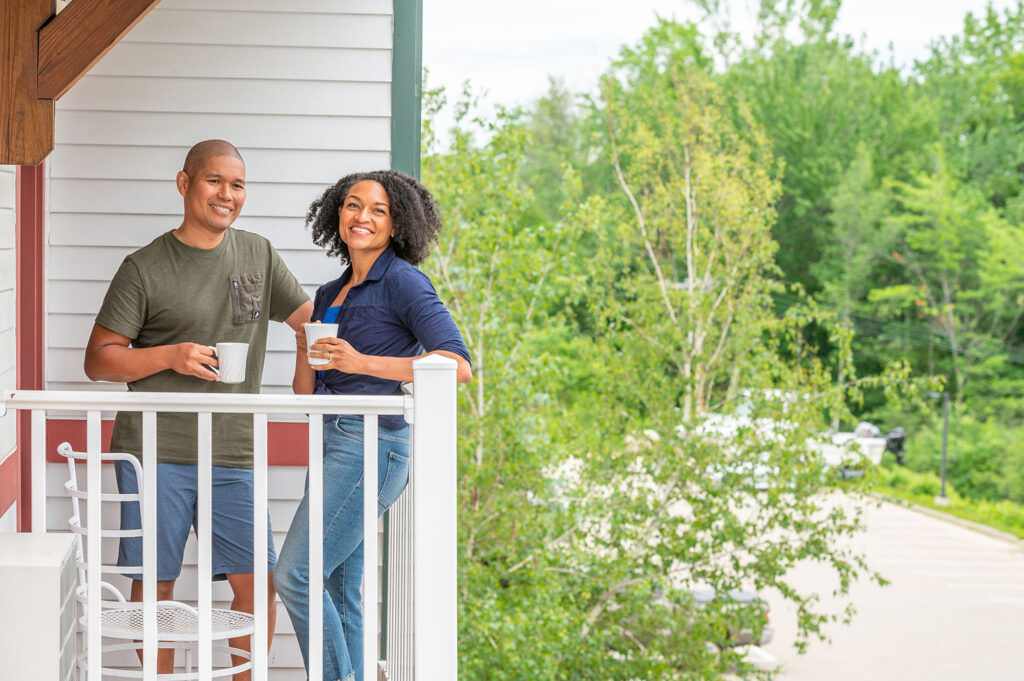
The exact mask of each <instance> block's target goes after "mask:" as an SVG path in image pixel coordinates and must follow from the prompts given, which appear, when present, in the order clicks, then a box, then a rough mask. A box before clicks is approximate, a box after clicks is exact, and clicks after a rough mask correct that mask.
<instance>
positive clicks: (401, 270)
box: [313, 248, 469, 429]
mask: <svg viewBox="0 0 1024 681" xmlns="http://www.w3.org/2000/svg"><path fill="white" fill-rule="evenodd" d="M351 276H352V268H351V267H349V268H348V269H346V270H345V271H344V272H343V273H342V275H341V276H340V277H338V278H337V279H335V280H334V281H331V282H328V283H326V284H324V285H323V286H321V287H320V288H319V289H317V292H316V296H315V298H314V299H313V319H314V320H317V321H323V320H324V317H325V315H327V308H328V307H329V306H330V304H331V303H332V302H334V299H335V298H336V297H337V296H338V293H339V292H340V291H341V289H342V287H343V286H344V285H345V284H346V283H347V282H348V280H349V279H350V278H351ZM334 321H336V322H338V337H339V338H342V339H344V340H346V341H348V342H349V343H350V344H351V345H352V347H353V348H355V349H356V351H357V352H361V353H363V354H365V355H377V356H383V357H416V356H418V355H422V354H423V353H424V352H433V351H434V350H447V351H448V352H453V353H455V354H456V355H460V356H461V357H464V358H465V359H466V361H469V350H468V349H466V344H465V342H464V341H463V340H462V334H461V333H460V332H459V329H458V327H457V326H455V321H454V320H453V319H452V316H451V314H449V313H448V309H447V308H446V307H445V306H444V303H442V302H441V299H440V298H438V297H437V291H435V290H434V285H433V284H432V283H431V282H430V278H429V277H428V276H427V275H425V274H423V272H420V271H419V270H418V269H416V268H415V267H414V266H412V265H410V264H409V263H407V262H406V261H404V260H402V259H401V258H399V257H398V256H396V255H395V252H394V250H392V249H391V248H388V249H387V250H385V251H384V252H383V253H381V254H380V256H379V257H378V258H377V260H376V262H374V263H373V266H372V267H371V268H370V271H369V273H368V274H367V275H366V279H364V280H363V281H362V282H361V283H359V284H358V285H356V286H353V287H352V288H351V289H350V290H349V292H348V295H346V296H345V300H344V302H342V304H341V308H340V309H339V310H338V316H337V319H335V320H334ZM401 385H402V384H401V382H400V381H389V380H386V379H383V378H377V377H375V376H366V375H364V374H347V373H344V372H342V371H336V370H334V369H330V370H328V371H318V372H317V379H316V389H315V390H314V392H315V393H318V394H323V393H334V394H338V395H398V394H400V393H401V392H402V387H401ZM380 425H381V426H382V427H384V428H390V429H397V428H402V427H404V426H405V425H406V423H405V419H404V418H403V417H401V416H381V417H380Z"/></svg>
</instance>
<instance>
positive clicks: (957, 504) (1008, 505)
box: [872, 467, 1024, 539]
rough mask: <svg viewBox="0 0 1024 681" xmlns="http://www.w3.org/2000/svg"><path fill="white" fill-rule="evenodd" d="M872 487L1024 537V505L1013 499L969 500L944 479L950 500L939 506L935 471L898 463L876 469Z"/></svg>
mask: <svg viewBox="0 0 1024 681" xmlns="http://www.w3.org/2000/svg"><path fill="white" fill-rule="evenodd" d="M872 487H873V489H874V491H875V492H877V493H879V494H882V495H884V496H887V497H894V498H896V499H902V500H904V501H908V502H911V503H914V504H917V505H919V506H924V507H926V508H932V509H935V510H937V511H941V512H942V513H948V514H949V515H952V516H956V517H957V518H962V519H963V520H969V521H971V522H975V523H980V524H982V525H987V526H988V527H991V528H993V529H996V530H1000V531H1002V532H1006V533H1009V534H1012V535H1013V536H1015V537H1017V538H1018V539H1024V505H1022V504H1017V503H1014V502H1012V501H984V500H977V501H972V500H971V499H968V498H966V497H962V496H960V495H959V494H957V493H956V490H954V489H953V488H952V486H950V484H949V482H948V481H947V482H946V497H947V498H948V499H949V504H948V505H946V506H940V505H939V504H936V503H935V497H936V496H938V494H939V490H940V489H941V481H940V479H939V476H938V475H936V474H935V473H919V472H917V471H912V470H909V469H907V468H899V467H893V468H882V469H878V471H877V475H876V476H875V480H874V484H873V485H872Z"/></svg>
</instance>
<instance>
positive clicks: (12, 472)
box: [0, 456, 20, 517]
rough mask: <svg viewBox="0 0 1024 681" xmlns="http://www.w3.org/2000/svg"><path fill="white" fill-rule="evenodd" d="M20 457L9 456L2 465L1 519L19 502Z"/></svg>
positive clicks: (0, 481)
mask: <svg viewBox="0 0 1024 681" xmlns="http://www.w3.org/2000/svg"><path fill="white" fill-rule="evenodd" d="M18 473H19V471H18V457H17V456H9V457H7V458H6V459H5V460H4V462H3V463H0V517H2V516H3V515H4V514H5V513H7V511H8V509H10V508H11V504H13V503H14V502H15V501H17V500H18V486H19V485H18V483H19V482H20V476H19V475H18Z"/></svg>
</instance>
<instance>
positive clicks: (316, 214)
mask: <svg viewBox="0 0 1024 681" xmlns="http://www.w3.org/2000/svg"><path fill="white" fill-rule="evenodd" d="M363 180H372V181H373V182H376V183H378V184H379V185H381V186H382V187H384V191H385V192H387V194H388V202H389V203H390V204H391V225H392V227H393V228H394V232H395V234H394V236H393V237H391V248H392V249H394V251H395V255H397V256H398V257H399V258H401V259H402V260H405V261H406V262H408V263H409V264H411V265H419V264H420V263H421V262H423V261H424V260H426V259H427V255H428V254H429V253H430V247H431V245H432V244H433V243H435V242H437V235H438V233H439V232H440V231H441V210H440V208H439V207H438V205H437V202H436V201H434V197H433V196H432V195H431V194H430V191H429V190H428V189H427V188H426V187H424V186H423V185H421V184H420V183H419V182H417V181H416V180H415V179H414V178H412V177H409V176H408V175H406V174H405V173H402V172H399V171H397V170H374V171H371V172H364V173H352V174H351V175H346V176H345V177H343V178H341V179H340V180H338V182H337V184H335V185H334V186H333V187H330V188H328V189H327V191H325V192H324V193H323V196H321V197H320V198H319V199H317V200H316V201H314V202H313V203H311V204H310V205H309V212H308V213H307V214H306V226H310V225H312V231H313V243H315V244H316V245H317V246H324V247H326V248H327V254H328V255H336V256H338V257H339V258H341V261H342V262H343V263H347V262H348V261H349V259H350V256H349V252H348V246H347V245H346V244H345V242H344V241H342V240H341V236H340V235H339V234H338V209H339V208H341V206H342V203H343V202H344V201H345V197H346V196H348V193H349V190H351V189H352V186H353V185H354V184H356V183H357V182H362V181H363Z"/></svg>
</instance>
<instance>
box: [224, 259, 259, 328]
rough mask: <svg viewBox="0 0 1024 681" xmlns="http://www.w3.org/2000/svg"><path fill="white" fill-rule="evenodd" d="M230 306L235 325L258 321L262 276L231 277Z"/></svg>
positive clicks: (243, 275)
mask: <svg viewBox="0 0 1024 681" xmlns="http://www.w3.org/2000/svg"><path fill="white" fill-rule="evenodd" d="M231 304H232V306H233V309H234V319H235V324H248V323H249V322H255V321H259V318H260V316H261V315H262V314H263V274H262V273H260V272H254V273H252V274H239V275H236V276H233V277H231Z"/></svg>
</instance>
